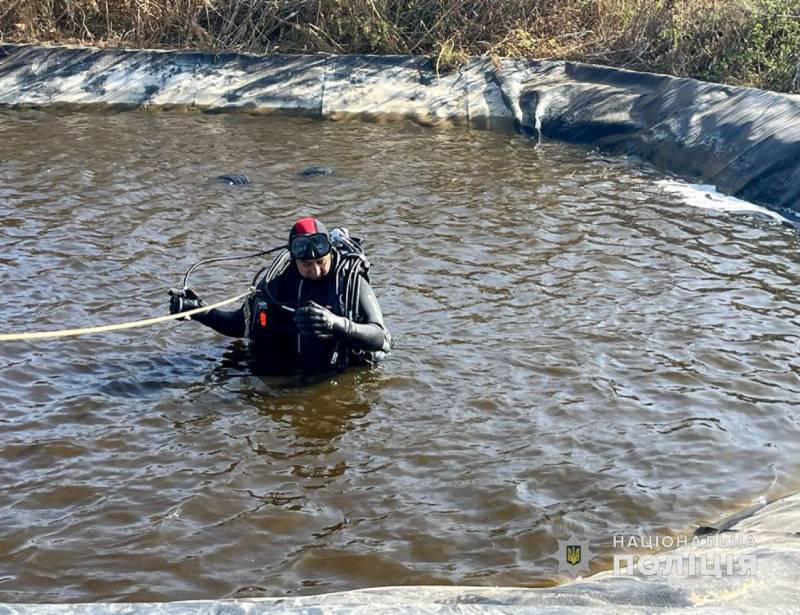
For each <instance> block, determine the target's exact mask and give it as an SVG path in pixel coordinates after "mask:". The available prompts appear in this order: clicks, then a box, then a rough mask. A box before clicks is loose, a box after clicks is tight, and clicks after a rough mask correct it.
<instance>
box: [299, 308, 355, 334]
mask: <svg viewBox="0 0 800 615" xmlns="http://www.w3.org/2000/svg"><path fill="white" fill-rule="evenodd" d="M294 321H295V323H296V324H297V331H298V332H299V333H300V335H307V336H313V337H333V336H334V335H347V331H348V325H349V323H350V321H349V320H347V318H344V317H343V316H337V315H336V314H334V313H333V312H331V311H330V310H329V309H328V308H324V307H322V306H321V305H317V304H316V303H314V302H313V301H311V302H309V303H308V305H305V306H303V307H301V308H297V310H295V313H294Z"/></svg>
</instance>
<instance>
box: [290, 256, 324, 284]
mask: <svg viewBox="0 0 800 615" xmlns="http://www.w3.org/2000/svg"><path fill="white" fill-rule="evenodd" d="M332 260H333V259H332V257H331V255H330V254H326V255H325V256H323V257H322V258H318V259H316V260H311V261H301V260H299V259H295V261H294V262H295V263H296V264H297V270H298V271H299V272H300V275H301V276H303V277H304V278H306V279H308V280H319V279H321V278H324V277H325V276H326V275H328V272H329V271H330V270H331V261H332Z"/></svg>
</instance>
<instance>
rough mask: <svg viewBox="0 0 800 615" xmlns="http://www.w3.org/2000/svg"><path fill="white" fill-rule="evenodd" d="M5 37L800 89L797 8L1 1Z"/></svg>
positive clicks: (790, 4) (614, 1)
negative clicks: (532, 62)
mask: <svg viewBox="0 0 800 615" xmlns="http://www.w3.org/2000/svg"><path fill="white" fill-rule="evenodd" d="M0 38H2V40H5V41H19V42H22V41H26V42H75V43H83V44H93V45H114V46H128V47H162V48H164V47H166V48H187V47H188V48H200V49H207V50H233V51H250V52H257V53H262V52H266V53H272V52H284V53H314V52H318V51H322V52H332V53H379V54H387V53H400V54H422V55H430V56H431V57H433V58H434V59H435V60H436V62H437V66H439V67H440V68H443V69H444V68H452V67H454V66H456V65H457V64H458V63H459V62H460V61H461V60H463V58H465V57H466V56H468V55H489V56H512V57H525V58H553V59H556V58H557V59H570V60H577V61H585V62H594V63H602V64H610V65H614V66H623V67H628V68H635V69H641V70H651V71H659V72H667V73H672V74H676V75H682V76H691V77H699V78H703V79H710V80H716V81H724V82H728V83H735V84H743V85H754V86H758V87H766V88H770V89H776V90H783V91H792V92H798V91H800V0H470V1H468V0H408V1H404V2H401V1H398V0H349V1H347V0H0Z"/></svg>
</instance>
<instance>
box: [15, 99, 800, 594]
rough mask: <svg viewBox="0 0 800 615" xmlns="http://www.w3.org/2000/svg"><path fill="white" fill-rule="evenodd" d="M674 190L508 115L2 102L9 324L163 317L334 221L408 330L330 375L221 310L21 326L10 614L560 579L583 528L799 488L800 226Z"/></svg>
mask: <svg viewBox="0 0 800 615" xmlns="http://www.w3.org/2000/svg"><path fill="white" fill-rule="evenodd" d="M319 164H324V165H328V166H331V167H334V168H335V170H336V173H335V175H332V176H325V177H308V178H302V177H298V176H297V172H298V171H299V170H301V169H303V168H305V167H308V166H311V165H319ZM223 173H243V174H246V175H248V176H249V177H250V179H251V180H252V183H251V184H250V185H247V186H228V185H224V184H218V183H213V182H212V181H210V179H211V178H212V177H214V176H216V175H220V174H223ZM661 179H662V177H660V176H659V175H658V174H657V173H655V172H654V171H651V170H648V169H647V168H643V167H641V166H638V165H636V164H635V163H633V162H631V161H626V160H623V159H616V158H606V157H604V156H602V155H601V154H598V153H597V152H594V151H591V150H589V149H586V148H579V147H574V146H569V145H564V144H560V143H553V142H543V143H541V144H536V143H534V142H532V141H531V140H529V139H525V138H522V137H517V136H511V135H507V134H500V133H490V132H475V131H467V130H445V129H425V128H421V127H418V126H415V125H412V124H392V125H379V124H355V123H331V122H315V121H312V120H305V119H292V118H285V117H281V118H279V117H258V116H246V115H201V114H196V115H192V114H173V113H119V114H115V113H94V114H85V113H72V114H60V115H59V114H51V113H47V112H42V111H9V110H6V111H0V217H1V219H2V232H1V233H0V248H1V250H0V288H2V296H3V299H2V313H1V314H2V318H1V321H2V327H0V332H2V333H11V332H22V331H40V330H49V329H60V328H73V327H82V326H89V325H96V324H107V323H116V322H124V321H128V320H137V319H141V318H148V317H151V316H156V315H160V314H164V313H166V310H167V294H166V290H167V288H169V287H170V286H176V285H178V284H179V283H180V281H181V277H182V275H183V272H184V271H185V270H186V269H187V268H188V267H189V266H190V265H191V264H192V263H194V262H196V261H198V260H200V259H202V258H207V257H212V256H224V255H229V254H246V253H249V252H253V251H256V250H259V249H264V248H269V247H272V246H275V245H279V244H280V243H281V242H283V241H285V238H286V234H287V232H288V228H289V227H290V225H291V223H292V222H293V221H294V220H295V219H297V218H298V217H300V216H303V215H309V214H310V215H316V216H318V217H320V218H321V219H322V220H323V221H325V222H326V224H327V225H328V227H329V228H332V227H334V226H344V227H347V228H349V229H350V230H351V233H353V234H355V235H358V236H361V237H363V238H364V243H365V247H366V251H367V254H368V256H369V258H370V260H371V262H372V264H373V267H372V282H373V287H374V288H375V290H376V294H377V295H378V298H379V300H380V302H381V305H382V307H383V310H384V312H385V315H386V321H387V324H388V326H389V328H390V330H391V331H392V334H393V336H394V338H395V348H394V350H393V352H392V353H391V354H390V355H389V357H388V358H387V359H386V360H385V361H384V362H383V364H382V365H381V366H380V367H378V368H376V369H363V368H357V369H352V370H350V371H348V372H346V373H343V374H337V375H334V376H331V377H326V378H323V379H318V380H315V381H313V382H300V381H298V380H296V379H275V378H272V379H270V378H264V377H260V376H257V375H254V374H252V373H250V372H249V371H248V369H247V367H246V365H245V364H244V363H243V362H242V361H240V360H239V357H240V356H241V343H240V342H239V341H236V340H233V339H231V338H224V337H222V336H219V335H217V334H216V333H214V332H213V331H211V330H210V329H207V328H205V327H203V326H201V325H200V324H198V323H194V322H177V323H166V324H161V325H157V326H154V327H151V328H144V329H134V330H128V331H122V332H115V333H107V334H102V335H94V336H85V337H76V338H66V339H58V340H48V341H38V342H10V343H0V408H2V412H0V434H2V437H1V438H0V468H2V470H1V471H2V480H1V481H0V511H1V512H2V518H3V529H2V532H0V601H5V602H37V603H43V602H64V601H97V600H110V601H162V600H178V599H213V598H226V597H228V598H230V597H245V596H263V595H273V596H281V595H295V594H308V593H320V592H327V591H336V590H345V589H352V588H358V587H368V586H382V585H397V584H479V585H516V586H540V585H547V584H551V583H553V582H556V581H558V580H564V578H563V576H561V577H559V576H558V575H557V562H556V559H555V557H556V550H557V544H558V543H557V540H558V539H559V538H562V537H567V536H569V535H577V536H584V537H587V538H588V539H589V540H591V541H592V543H591V544H592V549H593V551H595V552H598V553H600V554H601V556H602V557H601V558H599V559H598V560H596V561H595V563H594V564H595V568H597V567H601V566H603V565H605V564H607V563H608V560H609V557H610V554H611V553H612V545H611V542H612V536H613V535H615V534H617V533H620V532H626V531H630V530H631V528H634V529H635V530H636V531H637V532H640V533H660V534H680V533H685V532H690V531H691V530H692V529H693V528H694V527H696V525H697V524H700V523H704V522H709V521H712V520H714V519H715V518H717V517H719V516H720V515H724V514H727V513H729V512H732V511H735V510H737V509H738V508H740V507H742V506H745V505H748V504H750V503H752V502H753V501H754V500H757V499H758V498H772V497H777V496H779V495H782V494H785V493H787V492H790V491H792V490H797V489H798V486H800V480H798V479H797V470H798V463H797V460H798V459H800V437H799V436H800V419H799V418H798V411H799V410H800V359H798V353H797V349H798V340H800V291H799V290H798V288H800V263H798V259H797V256H796V255H797V253H798V248H799V247H800V239H799V238H798V233H797V231H796V229H795V228H793V227H791V226H788V225H785V224H782V223H781V222H779V221H776V220H774V219H771V218H769V217H767V216H764V215H761V214H758V213H753V212H750V213H743V214H742V213H740V214H733V213H730V212H725V211H717V210H713V209H712V210H709V209H699V208H695V207H691V206H690V205H688V204H687V203H686V202H685V201H684V200H683V199H681V198H680V197H679V196H677V195H675V194H672V193H670V192H668V191H667V190H665V189H664V187H663V185H662V184H661V183H660V180H661ZM263 264H264V263H263V262H261V261H259V260H254V261H246V262H234V263H221V264H217V265H213V266H209V267H206V268H204V269H201V270H200V271H199V272H197V273H196V274H194V275H193V277H192V284H193V286H195V288H197V290H198V292H199V293H200V294H201V295H202V296H204V297H205V298H206V299H208V300H210V301H211V300H220V299H224V298H226V297H230V296H232V295H236V294H239V293H241V292H243V291H244V290H246V288H247V286H248V284H249V282H250V279H251V277H252V275H253V273H254V272H255V271H256V270H257V269H258V268H260V267H261V266H262V265H263Z"/></svg>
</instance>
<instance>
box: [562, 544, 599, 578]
mask: <svg viewBox="0 0 800 615" xmlns="http://www.w3.org/2000/svg"><path fill="white" fill-rule="evenodd" d="M594 557H595V553H594V551H592V549H591V547H590V546H589V542H588V541H586V540H581V539H579V538H578V537H577V536H575V535H572V536H570V537H569V538H566V539H560V538H559V539H558V550H557V551H556V553H555V559H556V560H557V561H558V570H557V573H559V574H566V575H569V576H570V577H572V578H573V579H575V578H577V577H579V576H581V575H583V574H585V573H587V572H589V569H590V563H591V561H592V560H593V559H594Z"/></svg>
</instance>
